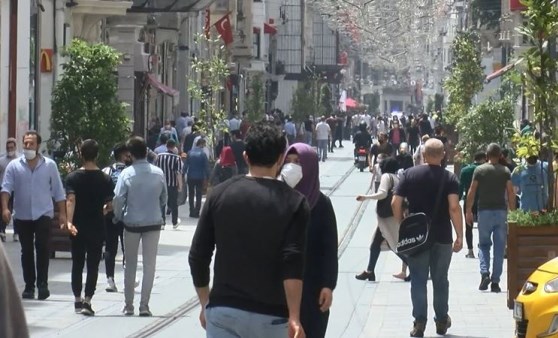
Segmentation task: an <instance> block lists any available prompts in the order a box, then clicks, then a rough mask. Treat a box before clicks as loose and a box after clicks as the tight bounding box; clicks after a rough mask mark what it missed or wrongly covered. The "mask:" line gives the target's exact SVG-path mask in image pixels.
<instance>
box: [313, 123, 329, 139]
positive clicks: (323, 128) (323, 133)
mask: <svg viewBox="0 0 558 338" xmlns="http://www.w3.org/2000/svg"><path fill="white" fill-rule="evenodd" d="M330 131H331V128H330V127H329V125H328V124H327V123H325V122H320V123H318V125H317V126H316V140H327V139H329V133H330Z"/></svg>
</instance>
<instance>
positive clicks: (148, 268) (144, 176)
mask: <svg viewBox="0 0 558 338" xmlns="http://www.w3.org/2000/svg"><path fill="white" fill-rule="evenodd" d="M126 147H127V148H128V150H129V151H130V155H131V156H132V159H133V164H132V165H131V166H129V167H128V168H126V169H124V170H123V171H122V173H121V174H120V176H119V177H118V182H117V183H116V187H115V188H114V199H113V201H112V206H113V210H114V220H115V222H117V221H122V222H123V223H124V247H125V249H126V250H125V253H124V258H125V260H126V271H125V272H124V297H125V306H124V309H123V310H122V312H123V313H124V314H125V315H127V316H131V315H133V314H134V284H135V280H136V269H137V264H138V249H139V242H140V240H141V242H142V256H143V280H142V285H141V301H140V307H139V315H140V316H144V317H149V316H151V315H152V314H151V311H150V310H149V298H150V296H151V289H152V288H153V279H154V278H155V264H156V260H157V248H158V245H159V237H160V235H161V226H162V225H164V224H165V221H164V215H163V214H162V210H164V209H165V205H166V203H167V183H166V180H165V175H164V174H163V171H162V170H161V169H159V168H158V167H156V166H154V165H152V164H149V163H148V162H147V160H146V156H147V145H146V143H145V141H144V140H143V139H142V138H141V137H132V138H130V139H129V140H128V142H127V143H126Z"/></svg>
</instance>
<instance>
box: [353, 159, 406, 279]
mask: <svg viewBox="0 0 558 338" xmlns="http://www.w3.org/2000/svg"><path fill="white" fill-rule="evenodd" d="M380 169H381V171H382V177H381V179H380V187H379V188H378V191H377V192H376V193H375V194H372V195H359V196H357V201H361V202H362V201H364V200H367V199H374V200H377V201H378V203H377V205H376V215H377V217H378V227H377V228H376V232H375V233H374V238H373V239H372V244H371V245H370V258H369V261H368V267H367V268H366V270H364V271H363V272H362V273H360V274H358V275H356V276H355V278H356V279H358V280H369V281H372V282H373V281H376V275H375V274H374V268H375V267H376V262H377V261H378V258H379V257H380V251H381V246H382V242H383V241H384V240H385V241H386V243H387V245H388V246H389V248H390V250H392V251H393V252H395V249H396V247H397V246H396V245H397V240H398V238H399V223H398V222H397V221H396V220H395V218H394V217H393V212H391V198H392V196H393V190H394V188H395V186H397V184H398V183H399V178H398V177H397V174H396V173H397V170H398V169H399V164H398V162H397V160H396V159H395V158H393V157H387V158H385V159H383V160H382V161H381V163H380ZM398 256H399V255H398ZM399 257H400V258H401V260H402V261H403V263H405V259H404V258H403V257H402V256H399ZM406 271H407V266H406V264H404V265H403V269H402V271H401V272H400V273H398V274H395V275H393V276H394V277H396V278H399V279H404V280H405V281H409V280H410V278H409V277H408V276H406V275H407V272H406Z"/></svg>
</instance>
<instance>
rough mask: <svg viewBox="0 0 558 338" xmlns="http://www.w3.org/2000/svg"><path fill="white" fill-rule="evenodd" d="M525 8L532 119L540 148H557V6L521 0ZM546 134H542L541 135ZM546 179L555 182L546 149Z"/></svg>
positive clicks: (539, 0)
mask: <svg viewBox="0 0 558 338" xmlns="http://www.w3.org/2000/svg"><path fill="white" fill-rule="evenodd" d="M522 2H523V4H524V5H526V6H527V10H526V11H525V12H524V17H525V18H527V20H526V21H525V23H524V25H523V26H522V27H519V28H518V31H519V32H520V33H521V34H522V35H523V36H524V37H526V38H527V39H528V40H529V42H530V44H531V47H530V48H529V49H528V50H527V51H526V52H525V54H524V55H523V57H524V58H525V60H526V64H527V65H526V68H527V69H526V71H525V72H524V74H523V78H524V80H525V88H526V92H527V95H528V96H529V98H530V100H531V102H532V106H533V111H534V116H535V121H536V122H537V123H538V124H539V125H540V127H541V131H542V133H541V139H540V142H541V149H544V148H546V149H547V150H549V149H552V150H556V149H557V148H558V147H556V144H555V143H554V142H553V140H555V139H556V137H557V136H558V135H557V134H556V106H557V105H558V85H557V82H556V70H557V66H556V57H555V56H554V55H553V54H555V51H556V38H557V36H558V8H556V3H555V1H554V0H523V1H522ZM544 135H545V136H544ZM546 154H547V158H546V160H547V162H548V181H549V182H554V170H553V168H552V161H553V152H552V151H546ZM554 197H555V196H554V189H549V198H548V209H553V207H554Z"/></svg>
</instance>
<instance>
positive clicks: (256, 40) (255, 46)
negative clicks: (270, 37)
mask: <svg viewBox="0 0 558 338" xmlns="http://www.w3.org/2000/svg"><path fill="white" fill-rule="evenodd" d="M261 34H262V33H261V32H254V33H253V38H252V56H253V57H254V58H255V59H259V58H260V55H261V54H260V46H261V44H260V38H261Z"/></svg>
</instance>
